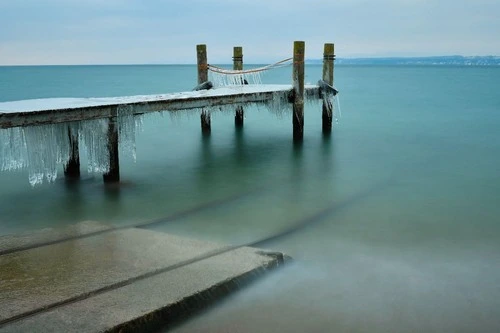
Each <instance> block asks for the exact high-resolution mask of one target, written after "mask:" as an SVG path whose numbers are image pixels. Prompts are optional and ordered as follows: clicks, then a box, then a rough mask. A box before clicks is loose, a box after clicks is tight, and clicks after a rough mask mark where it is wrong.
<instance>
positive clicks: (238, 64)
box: [233, 46, 245, 127]
mask: <svg viewBox="0 0 500 333" xmlns="http://www.w3.org/2000/svg"><path fill="white" fill-rule="evenodd" d="M233 69H234V70H238V71H241V70H243V48H242V47H241V46H235V47H234V48H233ZM242 80H243V78H242ZM244 83H245V82H241V84H244ZM243 119H244V111H243V106H237V107H236V112H235V115H234V124H235V125H236V127H242V126H243Z"/></svg>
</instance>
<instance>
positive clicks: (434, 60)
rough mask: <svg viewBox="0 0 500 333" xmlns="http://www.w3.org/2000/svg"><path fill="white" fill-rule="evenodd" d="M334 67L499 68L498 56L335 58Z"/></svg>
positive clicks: (315, 60) (314, 60)
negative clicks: (419, 66)
mask: <svg viewBox="0 0 500 333" xmlns="http://www.w3.org/2000/svg"><path fill="white" fill-rule="evenodd" d="M322 62H323V60H321V59H309V60H307V63H310V64H321V63H322ZM335 64H336V65H393V66H398V65H427V66H428V65H433V66H440V65H454V66H500V57H499V56H471V57H465V56H435V57H390V58H337V60H335Z"/></svg>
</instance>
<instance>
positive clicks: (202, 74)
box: [196, 44, 208, 84]
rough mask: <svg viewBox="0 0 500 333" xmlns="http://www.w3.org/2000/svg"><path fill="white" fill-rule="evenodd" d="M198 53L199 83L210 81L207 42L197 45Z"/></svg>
mask: <svg viewBox="0 0 500 333" xmlns="http://www.w3.org/2000/svg"><path fill="white" fill-rule="evenodd" d="M196 55H197V59H198V84H202V83H203V82H206V81H208V65H207V46H206V45H205V44H200V45H196Z"/></svg>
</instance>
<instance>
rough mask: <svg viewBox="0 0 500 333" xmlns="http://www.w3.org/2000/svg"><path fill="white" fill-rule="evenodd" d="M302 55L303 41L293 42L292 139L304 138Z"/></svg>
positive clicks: (303, 51)
mask: <svg viewBox="0 0 500 333" xmlns="http://www.w3.org/2000/svg"><path fill="white" fill-rule="evenodd" d="M304 55H305V43H304V42H303V41H295V42H294V43H293V74H292V77H293V92H294V101H293V121H292V122H293V140H294V141H301V140H302V139H303V138H304Z"/></svg>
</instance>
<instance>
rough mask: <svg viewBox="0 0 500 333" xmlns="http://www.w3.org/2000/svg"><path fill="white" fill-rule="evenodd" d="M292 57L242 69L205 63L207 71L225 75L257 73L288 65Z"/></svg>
mask: <svg viewBox="0 0 500 333" xmlns="http://www.w3.org/2000/svg"><path fill="white" fill-rule="evenodd" d="M292 59H293V58H288V59H284V60H281V61H278V62H276V63H274V64H271V65H267V66H264V67H259V68H252V69H244V70H234V69H225V68H221V67H217V66H214V65H210V64H209V65H207V67H208V70H209V71H211V72H214V73H219V74H227V75H244V74H252V73H259V72H263V71H267V70H269V69H273V68H279V67H284V66H288V65H290V64H291V63H292Z"/></svg>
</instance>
